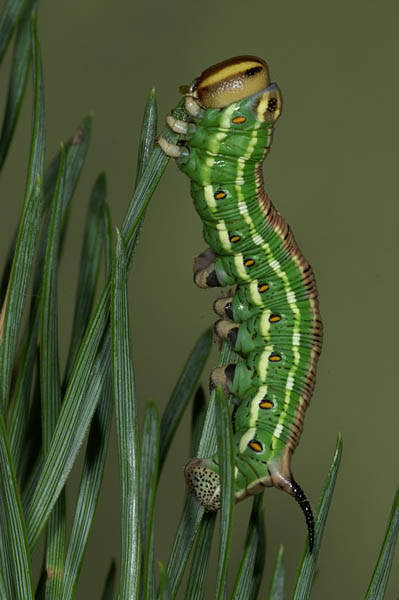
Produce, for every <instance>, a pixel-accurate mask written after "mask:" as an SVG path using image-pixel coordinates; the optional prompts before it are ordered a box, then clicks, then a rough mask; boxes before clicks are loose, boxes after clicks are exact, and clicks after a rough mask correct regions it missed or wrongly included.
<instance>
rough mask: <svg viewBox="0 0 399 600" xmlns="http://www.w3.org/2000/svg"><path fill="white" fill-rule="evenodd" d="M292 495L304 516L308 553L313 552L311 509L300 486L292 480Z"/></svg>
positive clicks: (312, 518)
mask: <svg viewBox="0 0 399 600" xmlns="http://www.w3.org/2000/svg"><path fill="white" fill-rule="evenodd" d="M292 495H293V497H294V498H295V500H296V501H297V502H298V504H299V506H300V507H301V510H302V512H303V514H304V515H305V521H306V526H307V528H308V540H309V552H310V553H312V552H313V546H314V517H313V511H312V507H311V506H310V502H309V500H308V499H307V497H306V495H305V492H304V491H303V490H302V488H301V486H300V485H299V484H298V483H297V482H296V481H294V480H292Z"/></svg>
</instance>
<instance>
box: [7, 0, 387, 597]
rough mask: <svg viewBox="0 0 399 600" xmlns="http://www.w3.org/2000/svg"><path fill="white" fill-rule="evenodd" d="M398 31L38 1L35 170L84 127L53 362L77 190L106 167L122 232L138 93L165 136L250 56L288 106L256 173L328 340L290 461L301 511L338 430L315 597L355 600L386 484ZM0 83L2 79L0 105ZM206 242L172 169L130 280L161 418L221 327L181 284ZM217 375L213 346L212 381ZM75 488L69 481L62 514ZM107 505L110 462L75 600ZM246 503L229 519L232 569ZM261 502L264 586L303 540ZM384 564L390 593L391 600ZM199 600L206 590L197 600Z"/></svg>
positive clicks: (106, 554)
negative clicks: (308, 275)
mask: <svg viewBox="0 0 399 600" xmlns="http://www.w3.org/2000/svg"><path fill="white" fill-rule="evenodd" d="M398 16H399V5H398V4H397V3H396V2H394V1H391V2H388V1H385V2H384V1H382V2H380V3H378V4H377V3H376V2H369V1H368V2H361V1H360V0H355V1H353V2H349V1H348V0H347V1H343V0H337V1H335V2H328V1H326V0H324V1H320V0H317V1H316V0H312V1H306V0H304V1H301V2H279V3H277V2H270V1H268V0H262V1H258V0H256V1H249V2H240V1H238V0H230V1H227V0H221V1H219V2H217V1H215V0H203V1H202V2H201V3H194V2H183V1H181V0H179V1H172V0H170V1H169V2H160V1H158V2H148V1H147V2H145V1H144V0H136V1H135V2H133V1H132V0H116V1H115V2H106V1H105V0H96V1H94V0H84V1H83V2H82V1H81V0H80V1H79V0H69V1H68V2H56V1H54V0H52V1H50V0H41V2H40V14H39V34H40V40H41V48H42V53H43V62H44V74H45V92H46V108H47V119H48V150H47V160H49V159H50V158H51V156H53V155H54V153H55V152H56V150H57V147H58V144H59V142H60V140H61V139H64V140H65V139H67V138H68V137H69V136H70V134H71V133H72V132H73V130H74V129H75V127H76V126H77V125H78V123H79V122H80V120H81V119H82V117H83V116H84V115H85V114H86V113H87V112H89V111H93V112H94V115H95V119H94V127H93V135H92V141H91V145H90V149H89V155H88V161H87V165H86V167H85V169H84V174H83V177H82V180H81V182H80V185H79V187H78V190H77V193H76V195H75V198H74V212H73V215H72V221H71V226H70V229H69V234H68V235H69V237H68V243H67V246H66V252H65V254H64V258H63V264H62V270H61V277H60V308H59V310H60V321H61V338H62V339H63V340H64V341H65V347H66V346H67V341H68V338H69V331H70V325H71V319H72V314H73V301H74V292H75V285H76V276H77V269H78V261H79V252H80V244H81V235H82V228H83V218H84V214H85V210H86V206H87V202H88V197H89V192H90V188H91V186H92V184H93V182H94V179H95V177H96V175H97V174H98V172H99V171H101V170H103V169H105V171H106V173H107V178H108V190H109V193H108V201H109V203H110V205H111V209H112V215H113V219H114V223H115V225H118V224H120V222H121V217H122V215H123V214H124V211H125V209H126V207H127V204H128V201H129V198H130V194H131V190H132V186H133V183H134V177H135V161H136V154H137V137H138V133H139V127H140V122H141V117H142V111H143V108H144V103H145V100H146V96H147V94H148V92H149V91H150V89H151V88H152V87H153V86H155V88H156V91H157V96H158V101H159V114H160V119H161V122H162V121H163V119H164V115H165V114H166V113H167V112H168V111H169V110H170V109H171V108H172V107H173V106H174V105H175V104H176V102H177V100H178V94H177V88H178V86H179V85H180V84H183V83H189V82H190V81H191V80H192V79H193V78H194V77H195V76H197V75H198V74H199V73H200V72H201V71H202V70H203V69H204V68H206V67H208V66H209V65H211V64H213V63H215V62H218V61H220V60H223V59H225V58H228V57H230V56H234V55H238V54H244V53H245V54H254V55H258V56H260V57H262V58H264V59H266V60H267V61H268V63H269V66H270V71H271V76H272V80H274V81H276V82H277V83H278V84H279V86H280V88H281V90H282V94H283V100H284V109H283V115H282V116H281V118H280V120H279V122H278V123H277V126H276V130H275V136H274V143H273V149H272V152H271V154H270V155H269V157H268V158H267V161H266V166H265V178H266V189H267V191H268V193H269V194H270V196H271V198H272V200H273V202H274V203H275V205H276V206H277V208H278V210H279V211H280V212H281V213H282V214H283V215H284V217H285V218H286V219H287V221H288V222H289V223H290V225H291V227H292V229H293V231H294V234H295V237H296V239H297V241H298V243H299V245H300V247H301V249H302V250H303V253H304V254H305V256H306V257H307V258H308V260H309V261H310V263H311V264H312V266H313V268H314V271H315V273H316V276H317V281H318V286H319V293H320V305H321V311H322V316H323V319H324V325H325V342H324V348H323V353H322V357H321V360H320V363H319V364H320V366H319V371H318V382H317V386H316V390H315V394H314V397H313V401H312V404H311V406H310V409H309V410H308V413H307V416H306V423H305V431H304V435H303V437H302V440H301V443H300V445H299V448H298V450H297V452H296V454H295V457H294V461H293V469H294V474H295V477H296V479H297V481H298V482H299V483H300V485H301V486H302V487H303V489H304V490H305V491H306V493H307V495H308V497H309V498H310V499H311V501H312V503H313V505H314V506H315V505H317V501H318V497H319V493H320V490H321V487H322V484H323V481H324V477H325V474H326V471H327V469H328V466H329V463H330V460H331V458H332V453H333V449H334V446H335V441H336V435H337V432H338V431H341V432H342V433H343V438H344V455H343V462H342V466H341V471H340V474H339V479H338V483H337V487H336V492H335V495H334V499H333V505H332V509H331V512H330V516H329V519H328V522H327V529H326V532H325V538H324V543H323V546H322V552H321V555H320V563H319V572H318V576H317V580H316V584H315V588H314V592H313V598H315V599H323V600H333V599H334V600H335V599H337V598H344V599H352V598H362V597H363V595H364V593H365V591H366V589H367V585H368V581H369V579H370V576H371V572H372V569H373V567H374V564H375V561H376V558H377V553H378V549H379V547H380V543H381V541H382V536H383V530H384V528H385V524H386V521H387V518H388V513H389V509H390V505H391V502H392V500H393V495H394V491H395V488H396V485H397V484H398V482H399V469H398V435H397V430H398V418H399V395H398V391H397V377H396V375H397V374H398V366H397V362H398V349H397V337H398V314H397V313H398V309H397V306H398V302H397V294H398V287H399V286H398V264H397V261H398V239H397V224H398V217H399V214H398V194H397V188H398V183H397V179H398V171H399V169H398V149H397V143H398V114H397V113H398V105H399V103H398V88H399V85H398V76H397V71H398V69H397V60H398V35H397V22H398ZM5 70H7V69H5ZM3 71H4V69H3ZM6 74H7V73H2V75H1V79H0V85H1V91H2V93H1V97H0V103H1V107H3V106H4V100H5V87H6ZM29 95H30V89H29V90H28V98H27V102H25V107H24V111H23V114H22V119H21V122H20V123H19V126H18V131H17V136H16V139H15V140H14V143H13V145H12V148H11V152H10V156H9V160H8V162H7V164H6V167H5V170H4V174H3V175H2V179H1V180H0V196H1V207H2V211H3V212H2V215H1V219H0V252H1V255H2V256H5V251H6V248H7V246H8V243H9V240H10V235H11V232H12V231H13V229H14V227H15V225H16V223H17V219H18V215H19V211H20V209H21V206H22V200H23V188H24V178H25V173H26V163H27V152H28V148H29V139H30V114H31V106H30V96H29ZM203 247H204V244H203V242H202V240H201V226H200V222H199V219H198V217H197V216H196V214H195V213H194V211H193V209H192V206H191V200H190V197H189V188H188V181H187V179H186V178H185V177H183V176H182V175H181V174H180V173H178V171H177V169H176V167H175V165H174V164H170V165H169V167H168V169H167V172H166V175H165V177H164V178H163V180H162V181H161V184H160V186H159V188H158V190H157V191H156V193H155V195H154V197H153V200H152V201H151V204H150V208H149V210H148V213H147V217H146V221H145V227H144V229H143V232H142V234H141V236H140V241H139V244H138V248H137V251H136V254H135V259H134V263H133V271H132V273H131V279H130V303H131V322H132V331H133V339H134V354H135V370H136V380H137V390H138V398H139V402H140V406H141V408H142V407H143V406H144V404H145V401H146V399H147V398H148V397H153V398H155V400H156V402H157V404H158V406H159V408H160V409H161V410H162V409H163V407H164V405H165V402H166V400H167V398H168V396H169V394H170V392H171V390H172V388H173V385H174V382H175V380H176V378H177V376H178V374H179V372H180V370H181V368H182V365H183V364H184V361H185V359H186V356H187V354H188V352H189V351H190V349H191V347H192V346H193V344H194V342H195V340H196V339H197V337H198V336H199V334H200V333H201V332H202V331H203V330H204V329H205V328H206V327H208V326H209V324H210V323H211V322H212V321H213V320H214V319H215V316H214V315H213V313H212V310H211V305H212V301H213V299H214V297H215V295H216V294H215V293H214V292H212V291H201V290H199V289H197V288H196V287H195V286H194V284H193V283H192V259H193V257H194V256H195V255H196V254H198V253H199V252H200V251H201V250H202V249H203ZM160 350H161V354H159V352H160ZM62 356H63V359H65V349H64V350H63V355H62ZM155 356H158V357H159V356H160V358H154V357H155ZM216 360H217V354H216V349H215V352H214V354H213V357H212V361H210V364H209V366H208V367H207V370H206V373H208V372H209V369H210V368H211V366H212V365H214V364H215V363H216ZM206 380H207V375H206V377H204V382H205V384H206ZM188 431H189V419H188V417H187V418H186V419H185V420H184V422H183V424H182V426H181V429H180V430H179V433H178V435H177V437H176V440H175V442H174V445H173V447H172V449H171V452H170V455H169V459H168V462H167V465H166V469H165V472H164V474H163V476H162V480H161V484H160V494H159V500H158V504H157V523H156V526H157V531H156V535H157V547H156V555H157V558H158V559H160V560H162V561H163V562H166V561H167V559H168V556H169V552H170V547H171V541H172V539H173V536H174V533H175V529H176V526H177V522H178V518H179V515H180V509H181V507H182V501H183V494H184V483H183V475H182V469H183V466H184V464H185V462H186V461H187V459H188V444H189V434H188ZM75 471H76V472H75V476H76V477H78V470H77V469H75ZM75 485H76V484H75ZM75 491H76V487H74V485H71V486H69V496H68V497H69V500H70V502H71V503H72V502H73V500H74V494H75ZM118 502H119V480H118V468H117V462H116V453H115V450H114V449H113V451H112V453H111V455H110V460H109V461H108V463H107V468H106V473H105V480H104V490H103V493H102V495H101V499H100V504H99V507H98V511H97V518H96V523H95V527H94V529H93V532H92V536H91V538H90V542H89V547H88V557H87V561H86V565H85V567H84V569H83V571H82V577H81V582H80V587H79V592H78V598H80V599H83V598H85V599H86V598H98V597H99V595H100V590H101V588H102V585H103V580H104V577H105V573H106V570H107V569H108V566H109V561H110V557H111V556H116V557H118V554H119V508H118ZM250 504H251V503H250V502H244V503H242V504H240V505H237V510H236V522H235V538H234V539H235V551H236V557H235V560H233V563H232V567H233V568H235V567H236V565H237V557H238V556H239V553H240V552H241V545H242V543H243V538H244V534H245V524H246V521H247V518H248V513H249V508H250ZM264 507H265V515H266V524H267V537H268V539H267V545H268V551H267V559H268V560H267V563H268V567H267V571H266V576H267V577H266V578H265V579H264V582H263V590H266V586H267V585H268V583H269V574H270V568H271V563H272V562H274V560H275V557H276V553H277V549H278V545H279V544H280V543H283V544H284V547H285V553H286V563H287V567H288V578H289V585H291V583H292V581H293V576H294V570H295V564H296V562H297V560H298V557H299V555H300V552H301V551H302V546H303V542H304V539H305V535H306V532H305V525H304V521H303V516H302V515H301V513H300V511H299V508H298V506H297V505H296V504H295V503H294V502H293V501H292V499H291V498H289V497H288V496H286V495H284V494H282V493H280V492H278V491H276V490H269V491H267V492H266V494H265V499H264ZM215 558H216V554H215ZM395 561H396V562H395V563H394V568H393V573H392V577H391V582H390V588H389V590H390V591H389V592H388V594H387V598H388V599H395V600H396V599H397V594H398V588H399V570H398V569H397V557H396V558H395ZM213 562H215V561H213ZM395 565H396V566H395ZM231 571H232V569H231ZM266 579H267V581H266ZM395 590H396V591H395ZM211 592H212V587H210V588H209V595H208V597H212V593H211ZM261 597H265V591H264V592H263V596H261Z"/></svg>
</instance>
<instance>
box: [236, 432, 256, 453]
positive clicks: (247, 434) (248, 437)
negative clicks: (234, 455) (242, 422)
mask: <svg viewBox="0 0 399 600" xmlns="http://www.w3.org/2000/svg"><path fill="white" fill-rule="evenodd" d="M255 433H256V428H255V427H250V428H249V429H247V431H246V432H245V433H244V435H243V436H242V437H241V439H240V453H241V454H243V453H244V451H245V450H246V448H247V446H248V443H249V442H250V441H251V440H252V439H253V437H254V435H255Z"/></svg>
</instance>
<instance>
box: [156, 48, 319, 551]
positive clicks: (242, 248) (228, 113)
mask: <svg viewBox="0 0 399 600" xmlns="http://www.w3.org/2000/svg"><path fill="white" fill-rule="evenodd" d="M183 91H184V94H185V106H186V110H187V112H188V114H189V115H190V118H189V121H188V122H185V121H180V120H177V119H175V118H173V117H172V116H168V117H167V123H168V125H169V126H170V128H171V129H172V130H173V131H175V132H177V133H180V134H181V136H182V138H181V140H180V142H179V144H178V145H175V144H170V143H168V142H167V141H166V140H165V139H163V138H159V139H158V143H159V144H160V146H161V148H162V149H163V150H164V152H165V153H166V154H167V155H169V156H172V157H174V158H176V159H177V164H178V166H179V168H180V169H181V170H182V171H183V172H184V173H186V175H188V177H189V178H190V179H191V195H192V197H193V200H194V204H195V208H196V210H197V212H198V214H199V215H200V217H201V219H202V221H203V235H204V239H205V241H206V242H207V243H208V244H209V248H207V249H206V250H205V251H204V252H203V253H202V254H201V255H200V256H198V257H197V258H196V259H195V261H194V280H195V283H196V284H197V285H198V286H199V287H201V288H207V287H215V286H222V287H223V286H234V285H235V286H236V287H235V291H234V294H233V295H231V296H229V297H225V296H222V297H220V298H219V299H217V300H216V302H215V303H214V309H215V312H216V313H217V314H218V315H219V316H220V317H221V319H220V320H219V321H217V322H216V324H215V332H216V335H217V337H218V338H219V339H220V340H223V341H228V342H230V344H231V345H232V347H233V349H234V351H235V352H237V353H238V354H239V355H240V357H241V360H240V361H239V362H238V364H237V365H233V364H232V365H227V366H225V367H222V368H217V369H214V370H213V371H212V374H211V386H217V385H222V386H223V387H224V389H225V390H227V391H228V392H229V393H230V394H232V395H233V396H234V397H235V398H236V400H237V402H238V408H237V409H236V411H235V415H234V432H235V433H234V444H235V448H236V456H235V498H236V500H237V501H239V500H242V499H244V498H245V497H246V496H248V495H254V494H256V493H258V492H260V491H261V490H262V489H263V488H264V487H266V486H275V487H278V488H280V489H282V490H284V491H286V492H288V493H289V494H291V495H292V496H293V497H294V498H295V499H296V500H297V501H298V502H299V504H300V506H301V508H302V511H303V512H304V515H305V518H306V522H307V527H308V539H309V548H310V551H312V548H313V542H314V519H313V514H312V509H311V506H310V503H309V501H308V500H307V498H306V496H305V494H304V493H303V491H302V489H301V488H300V486H299V485H298V484H297V483H296V482H295V481H294V479H293V476H292V473H291V466H290V463H291V455H292V453H293V451H294V449H295V447H296V445H297V443H298V441H299V437H300V434H301V431H302V424H303V418H304V413H305V410H306V407H307V406H308V404H309V401H310V398H311V394H312V391H313V387H314V383H315V374H316V365H317V360H318V357H319V355H320V351H321V342H322V323H321V320H320V313H319V306H318V299H317V289H316V283H315V279H314V275H313V272H312V270H311V267H310V265H309V264H308V262H307V261H306V260H305V258H304V257H303V255H302V254H301V252H300V250H299V248H298V246H297V245H296V242H295V240H294V237H293V235H292V232H291V230H290V228H289V226H288V225H287V223H286V222H285V221H284V219H283V218H282V217H281V215H280V214H279V213H278V212H277V211H276V209H275V208H274V206H273V205H272V203H271V201H270V200H269V198H268V197H267V195H266V193H265V191H264V188H263V175H262V162H263V160H264V158H265V156H266V154H267V152H268V150H269V148H270V145H271V142H272V132H273V125H274V123H275V121H276V120H277V119H278V117H279V115H280V113H281V105H282V101H281V94H280V90H279V88H278V87H277V85H276V84H274V83H270V78H269V72H268V67H267V64H266V63H265V62H264V61H263V60H261V59H259V58H256V57H253V56H239V57H235V58H231V59H229V60H226V61H224V62H221V63H218V64H216V65H214V66H212V67H210V68H208V69H206V70H205V71H204V72H203V73H202V74H201V75H200V77H199V78H197V79H195V80H194V81H193V83H192V84H191V85H190V86H189V87H186V88H184V89H183ZM185 477H186V481H187V484H188V486H189V487H190V489H191V490H192V492H193V493H194V494H195V495H196V497H197V498H198V500H199V502H200V503H201V504H202V505H203V506H204V507H205V509H207V510H217V509H218V508H219V506H220V478H219V469H218V457H217V454H215V455H214V456H212V457H210V458H195V459H192V460H191V461H190V462H189V463H188V464H187V466H186V468H185Z"/></svg>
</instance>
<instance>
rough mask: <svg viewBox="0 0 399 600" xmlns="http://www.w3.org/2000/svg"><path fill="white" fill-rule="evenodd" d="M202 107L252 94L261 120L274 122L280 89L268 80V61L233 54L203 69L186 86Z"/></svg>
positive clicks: (277, 115) (227, 102) (220, 103)
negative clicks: (233, 55) (188, 85)
mask: <svg viewBox="0 0 399 600" xmlns="http://www.w3.org/2000/svg"><path fill="white" fill-rule="evenodd" d="M188 95H189V96H192V97H193V98H195V99H197V100H198V102H199V103H200V104H201V106H203V107H204V108H225V107H226V106H228V105H229V104H232V103H233V102H239V101H240V100H243V99H245V98H249V97H250V96H255V103H254V110H255V111H256V112H257V113H258V116H259V117H260V120H262V121H267V122H274V121H276V120H277V118H278V117H279V115H280V112H281V104H282V102H281V93H280V90H279V89H278V87H277V86H276V85H275V84H270V76H269V69H268V66H267V63H266V62H265V61H264V60H262V59H261V58H257V57H256V56H236V57H233V58H229V59H227V60H224V61H223V62H220V63H217V64H216V65H213V66H212V67H209V68H208V69H205V71H203V72H202V73H201V75H200V76H199V77H198V78H197V79H195V80H194V81H193V83H192V84H191V86H190V87H189V88H188Z"/></svg>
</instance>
